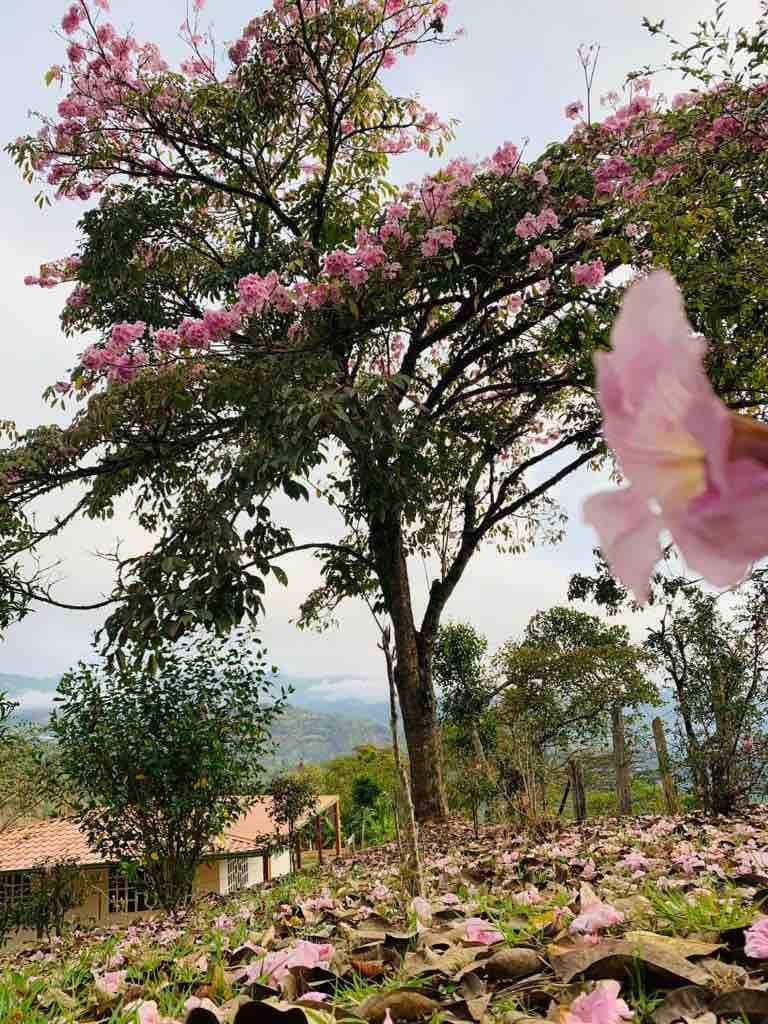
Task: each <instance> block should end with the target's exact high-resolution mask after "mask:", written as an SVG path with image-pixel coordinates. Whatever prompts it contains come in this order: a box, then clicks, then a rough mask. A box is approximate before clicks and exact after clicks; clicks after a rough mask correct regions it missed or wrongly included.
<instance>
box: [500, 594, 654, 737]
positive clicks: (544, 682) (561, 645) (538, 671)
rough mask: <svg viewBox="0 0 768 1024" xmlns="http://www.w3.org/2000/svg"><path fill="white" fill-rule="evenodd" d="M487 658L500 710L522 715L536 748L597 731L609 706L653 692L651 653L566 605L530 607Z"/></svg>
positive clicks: (512, 717)
mask: <svg viewBox="0 0 768 1024" xmlns="http://www.w3.org/2000/svg"><path fill="white" fill-rule="evenodd" d="M494 664H495V668H496V672H497V674H498V679H499V681H498V684H497V687H496V690H495V692H496V694H498V695H501V709H500V710H501V714H502V715H503V716H504V717H505V718H506V719H507V721H508V722H509V723H511V724H515V725H520V724H522V723H524V724H525V728H526V731H527V732H528V735H529V736H530V739H531V743H532V744H533V745H534V747H535V748H536V749H538V750H543V749H544V748H545V747H556V748H562V749H567V748H568V747H569V746H571V745H572V744H573V743H575V742H583V741H591V740H596V739H599V738H602V737H604V736H605V735H606V734H607V731H608V728H609V724H610V719H611V713H612V710H613V708H614V707H616V706H620V707H623V708H633V707H637V706H638V705H640V704H643V703H653V702H654V701H656V700H657V699H658V693H657V690H656V687H655V685H654V684H653V682H651V681H650V680H649V679H648V678H646V674H645V671H646V669H648V668H649V666H650V664H651V659H650V658H649V656H648V653H647V652H646V651H644V650H643V649H642V648H641V647H638V646H636V645H635V644H632V643H630V638H629V632H628V631H627V629H626V627H624V626H616V625H607V624H606V623H604V622H602V621H601V620H600V619H599V618H598V617H597V616H595V615H588V614H586V613H585V612H580V611H577V610H575V609H573V608H562V607H555V608H550V609H548V610H547V611H542V612H537V613H536V615H534V616H533V617H532V619H531V620H530V622H529V623H528V625H527V626H526V629H525V632H524V634H523V637H522V639H521V640H519V641H509V642H508V643H506V644H505V645H504V646H503V647H502V648H501V650H500V651H499V652H498V654H497V655H496V657H495V659H494Z"/></svg>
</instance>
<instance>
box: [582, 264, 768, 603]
mask: <svg viewBox="0 0 768 1024" xmlns="http://www.w3.org/2000/svg"><path fill="white" fill-rule="evenodd" d="M612 341H613V350H612V351H611V352H600V353H598V354H597V356H596V365H597V384H598V393H599V398H600V405H601V408H602V412H603V434H604V436H605V439H606V441H607V443H608V444H609V445H610V447H611V448H612V449H613V450H614V453H615V455H616V457H617V459H618V461H619V464H620V467H621V470H622V473H623V474H624V475H625V476H626V477H627V478H628V480H629V482H630V486H629V487H627V488H624V489H622V490H616V491H604V492H601V493H599V494H595V495H593V496H592V497H590V498H588V499H587V501H586V502H585V503H584V517H585V519H586V521H587V522H588V523H591V525H592V526H594V527H595V529H596V530H597V532H598V534H599V536H600V542H601V545H602V548H603V553H604V554H605V557H606V559H607V560H608V563H609V565H610V567H611V570H612V571H613V572H614V573H615V574H616V576H618V577H619V579H620V580H621V581H622V582H623V583H625V584H626V585H627V586H628V587H630V588H631V589H632V591H633V592H634V595H635V597H636V598H637V600H638V601H640V602H642V601H644V600H645V599H646V598H647V597H648V592H649V578H650V575H651V573H652V571H653V567H654V565H655V564H656V562H657V561H658V559H659V558H660V556H661V547H660V545H659V532H660V531H661V530H662V529H666V530H669V532H670V534H671V535H672V538H673V540H674V541H675V543H676V544H677V546H678V547H679V549H680V551H681V553H682V555H683V557H684V558H685V561H686V562H687V564H688V565H689V567H690V568H691V569H693V570H694V571H696V572H698V573H700V574H701V575H702V576H703V577H704V578H705V579H706V580H708V581H709V582H710V583H713V584H715V585H716V586H721V587H723V586H729V585H731V584H734V583H737V582H738V581H739V580H740V579H741V578H742V576H743V575H744V574H745V573H746V571H747V569H748V568H749V565H750V564H751V563H752V562H754V561H756V560H757V559H759V558H761V557H762V556H763V555H765V554H768V427H766V426H765V425H763V424H761V423H758V422H757V421H756V420H754V419H751V418H749V417H747V416H738V415H736V414H734V413H731V412H729V410H728V409H727V408H726V406H725V405H724V404H723V402H721V401H720V399H719V398H718V397H717V396H716V395H715V393H714V391H713V390H712V386H711V384H710V383H709V380H708V379H707V376H706V374H705V372H704V367H703V357H704V352H705V347H706V345H705V341H704V339H702V338H700V337H695V336H694V335H693V332H692V328H691V326H690V324H689V323H688V321H687V319H686V316H685V311H684V308H683V302H682V297H681V295H680V292H679V290H678V288H677V285H676V284H675V282H674V280H673V278H672V277H671V276H670V275H669V274H668V273H667V272H666V271H656V272H655V273H653V274H651V275H650V276H649V277H647V278H645V279H644V280H642V281H639V282H637V283H636V284H633V285H632V286H631V287H630V288H629V290H628V291H627V294H626V296H625V297H624V302H623V305H622V309H621V313H620V314H619V317H618V319H617V321H616V324H615V325H614V328H613V335H612Z"/></svg>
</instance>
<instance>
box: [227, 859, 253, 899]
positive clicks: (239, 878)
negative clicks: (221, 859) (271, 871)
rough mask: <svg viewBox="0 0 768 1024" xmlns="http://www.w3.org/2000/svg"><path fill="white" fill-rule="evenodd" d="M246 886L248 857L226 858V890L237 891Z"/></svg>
mask: <svg viewBox="0 0 768 1024" xmlns="http://www.w3.org/2000/svg"><path fill="white" fill-rule="evenodd" d="M247 887H248V858H247V857H230V858H229V859H228V860H227V892H238V891H239V890H240V889H246V888H247Z"/></svg>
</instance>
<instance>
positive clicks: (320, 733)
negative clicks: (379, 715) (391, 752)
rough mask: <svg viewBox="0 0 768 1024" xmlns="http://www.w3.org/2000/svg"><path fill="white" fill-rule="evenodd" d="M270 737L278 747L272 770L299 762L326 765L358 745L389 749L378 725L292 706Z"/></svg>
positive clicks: (279, 720) (367, 720)
mask: <svg viewBox="0 0 768 1024" xmlns="http://www.w3.org/2000/svg"><path fill="white" fill-rule="evenodd" d="M272 734H273V736H274V738H275V740H276V741H277V743H278V745H279V753H278V755H277V757H276V758H275V759H274V762H273V763H274V767H275V768H288V767H292V766H293V765H296V764H298V763H299V761H305V762H307V763H314V762H317V761H329V760H330V759H331V758H333V757H338V756H339V755H341V754H349V753H351V752H352V751H353V750H354V748H355V747H358V746H360V745H361V744H372V745H373V746H377V747H385V746H389V745H390V738H389V730H388V729H387V728H385V727H384V726H383V725H380V724H379V723H378V722H373V721H371V720H370V719H365V718H351V717H349V716H347V715H343V714H326V713H323V712H319V711H308V710H307V709H306V708H298V707H294V706H290V707H288V708H286V711H285V714H283V715H281V716H280V717H279V718H278V719H277V720H276V722H275V725H274V728H273V730H272ZM270 767H272V766H270Z"/></svg>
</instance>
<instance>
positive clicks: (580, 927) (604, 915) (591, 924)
mask: <svg viewBox="0 0 768 1024" xmlns="http://www.w3.org/2000/svg"><path fill="white" fill-rule="evenodd" d="M623 920H624V915H623V914H622V912H621V911H620V910H617V909H616V907H612V906H611V904H610V903H603V902H601V901H600V900H597V901H596V902H594V903H589V904H588V905H587V906H586V907H584V906H583V905H582V911H581V913H580V914H578V915H577V916H576V917H575V918H574V919H573V921H571V927H570V930H571V931H572V932H586V933H587V934H588V935H589V934H592V932H597V931H600V930H601V929H602V928H610V927H611V926H612V925H614V924H621V922H622V921H623Z"/></svg>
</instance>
